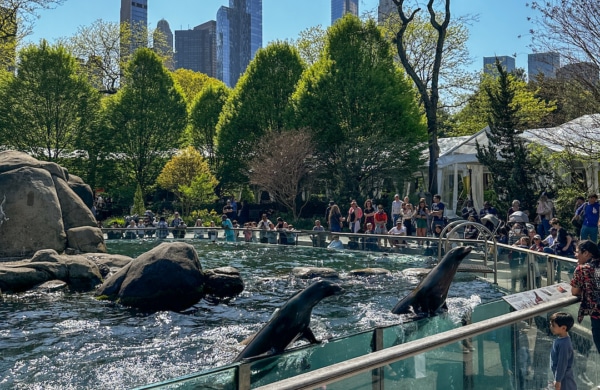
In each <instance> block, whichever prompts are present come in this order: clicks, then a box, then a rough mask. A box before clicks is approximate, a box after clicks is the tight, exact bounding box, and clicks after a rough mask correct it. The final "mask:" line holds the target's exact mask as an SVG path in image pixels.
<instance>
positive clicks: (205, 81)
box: [172, 69, 221, 107]
mask: <svg viewBox="0 0 600 390" xmlns="http://www.w3.org/2000/svg"><path fill="white" fill-rule="evenodd" d="M172 76H173V80H175V82H176V83H177V84H178V85H179V86H180V87H181V93H182V94H183V97H184V98H185V100H186V102H188V104H189V105H190V107H191V105H192V103H193V102H194V100H195V99H196V97H198V95H199V94H200V92H202V90H203V89H204V87H206V86H208V85H215V84H219V83H221V81H219V80H217V79H215V78H212V77H210V76H208V75H205V74H204V73H200V72H194V71H193V70H189V69H177V70H176V71H174V72H173V73H172Z"/></svg>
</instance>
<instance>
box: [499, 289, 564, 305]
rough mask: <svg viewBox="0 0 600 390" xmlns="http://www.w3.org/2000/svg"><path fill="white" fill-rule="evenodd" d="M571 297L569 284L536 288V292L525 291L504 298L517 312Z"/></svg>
mask: <svg viewBox="0 0 600 390" xmlns="http://www.w3.org/2000/svg"><path fill="white" fill-rule="evenodd" d="M568 295H571V286H570V285H569V283H559V284H553V285H551V286H547V287H542V288H536V289H535V290H529V291H523V292H520V293H517V294H512V295H507V296H504V297H502V299H504V300H505V301H506V302H507V303H508V304H509V305H510V306H512V308H513V309H515V310H522V309H526V308H528V307H533V306H535V305H539V304H540V303H542V302H550V301H555V300H557V299H559V298H562V297H565V296H568Z"/></svg>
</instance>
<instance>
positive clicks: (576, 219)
mask: <svg viewBox="0 0 600 390" xmlns="http://www.w3.org/2000/svg"><path fill="white" fill-rule="evenodd" d="M584 203H585V198H584V197H583V196H578V197H577V199H575V211H574V212H573V218H572V219H571V224H572V225H573V227H574V228H575V234H576V235H577V237H580V236H581V228H582V227H583V217H582V216H581V215H579V214H577V211H578V210H579V207H581V205H582V204H584Z"/></svg>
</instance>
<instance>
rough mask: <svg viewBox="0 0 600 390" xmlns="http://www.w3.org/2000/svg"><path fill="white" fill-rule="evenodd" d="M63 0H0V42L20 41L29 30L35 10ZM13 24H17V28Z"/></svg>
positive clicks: (51, 5) (53, 5) (34, 16)
mask: <svg viewBox="0 0 600 390" xmlns="http://www.w3.org/2000/svg"><path fill="white" fill-rule="evenodd" d="M63 2H64V0H0V42H1V41H3V40H12V39H14V40H16V41H17V42H18V41H20V39H21V38H23V37H24V36H26V35H28V34H29V33H30V32H31V29H32V27H33V24H34V21H35V19H36V18H37V15H36V12H37V11H38V10H39V9H49V8H53V7H55V6H57V5H61V4H62V3H63ZM15 25H17V26H19V28H18V29H16V28H15Z"/></svg>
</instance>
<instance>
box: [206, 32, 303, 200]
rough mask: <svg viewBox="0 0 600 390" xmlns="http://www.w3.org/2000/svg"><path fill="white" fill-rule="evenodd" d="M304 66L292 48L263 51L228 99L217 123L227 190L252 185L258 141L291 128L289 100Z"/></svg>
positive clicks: (220, 168)
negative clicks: (251, 167) (249, 174)
mask: <svg viewBox="0 0 600 390" xmlns="http://www.w3.org/2000/svg"><path fill="white" fill-rule="evenodd" d="M303 70H304V66H303V64H302V61H301V60H300V56H299V55H298V51H297V50H296V49H295V48H294V47H293V46H292V45H290V44H289V43H286V42H274V43H271V44H269V45H268V46H267V47H266V48H264V49H260V50H259V51H258V52H257V53H256V56H255V57H254V59H253V60H252V62H251V63H250V65H248V68H247V69H246V72H245V73H244V74H243V75H242V77H241V78H240V79H239V80H238V82H237V85H236V86H235V88H234V89H233V91H232V92H231V94H230V95H229V98H228V99H227V102H226V103H225V106H224V107H223V112H222V113H221V116H220V118H219V123H218V124H217V161H218V163H219V166H218V168H217V172H218V175H217V177H218V179H219V182H220V183H221V185H222V186H223V187H224V188H226V189H227V188H233V187H237V186H239V185H244V184H246V183H248V177H247V172H248V161H249V160H250V159H252V157H254V156H255V155H256V154H260V152H261V146H260V145H259V144H258V141H259V140H260V139H261V138H262V137H263V136H264V135H265V134H269V133H277V132H281V131H283V130H285V129H286V128H288V122H289V118H287V113H288V107H289V101H290V97H291V95H292V93H293V92H294V89H295V86H296V83H297V82H298V80H299V79H300V76H301V75H302V71H303Z"/></svg>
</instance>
